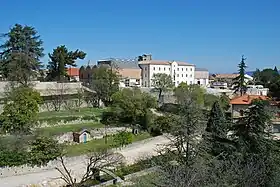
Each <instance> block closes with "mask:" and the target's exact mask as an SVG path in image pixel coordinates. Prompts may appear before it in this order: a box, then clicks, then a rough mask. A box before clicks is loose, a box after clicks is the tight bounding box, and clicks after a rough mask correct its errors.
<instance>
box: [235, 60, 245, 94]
mask: <svg viewBox="0 0 280 187" xmlns="http://www.w3.org/2000/svg"><path fill="white" fill-rule="evenodd" d="M245 60H246V58H244V56H242V59H241V62H240V63H239V64H238V68H239V72H238V73H239V75H238V76H237V77H236V78H234V79H233V81H234V90H235V92H236V93H237V92H240V95H244V94H245V93H246V91H247V87H246V79H247V78H246V77H245V71H246V68H247V66H246V64H245Z"/></svg>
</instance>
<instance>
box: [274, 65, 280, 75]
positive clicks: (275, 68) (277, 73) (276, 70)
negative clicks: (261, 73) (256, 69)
mask: <svg viewBox="0 0 280 187" xmlns="http://www.w3.org/2000/svg"><path fill="white" fill-rule="evenodd" d="M274 71H275V74H276V75H279V71H278V69H277V67H276V66H275V67H274Z"/></svg>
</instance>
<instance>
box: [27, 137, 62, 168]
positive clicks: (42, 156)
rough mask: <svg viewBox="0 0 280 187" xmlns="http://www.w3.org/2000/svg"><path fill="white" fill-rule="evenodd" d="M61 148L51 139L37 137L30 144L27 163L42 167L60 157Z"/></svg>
mask: <svg viewBox="0 0 280 187" xmlns="http://www.w3.org/2000/svg"><path fill="white" fill-rule="evenodd" d="M62 151H63V149H62V146H60V145H59V144H58V142H57V141H55V140H53V139H52V138H47V137H37V138H36V139H35V140H33V141H32V142H31V146H30V152H29V158H28V162H29V164H31V165H36V166H43V165H46V164H47V163H48V162H49V161H51V160H55V159H56V158H58V157H59V156H61V155H62Z"/></svg>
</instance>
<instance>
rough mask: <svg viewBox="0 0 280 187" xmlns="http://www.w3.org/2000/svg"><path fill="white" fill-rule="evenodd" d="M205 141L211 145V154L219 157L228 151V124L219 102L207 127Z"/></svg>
mask: <svg viewBox="0 0 280 187" xmlns="http://www.w3.org/2000/svg"><path fill="white" fill-rule="evenodd" d="M205 131H206V134H205V136H204V137H205V140H206V141H207V143H208V144H209V153H210V154H211V155H213V156H217V155H219V154H220V153H222V152H223V151H225V150H226V148H225V145H226V143H227V142H228V141H227V133H228V131H229V129H228V123H227V121H226V118H225V115H224V112H223V110H222V108H221V107H220V104H219V101H216V102H214V104H213V106H212V109H211V111H210V115H209V118H208V122H207V125H206V129H205Z"/></svg>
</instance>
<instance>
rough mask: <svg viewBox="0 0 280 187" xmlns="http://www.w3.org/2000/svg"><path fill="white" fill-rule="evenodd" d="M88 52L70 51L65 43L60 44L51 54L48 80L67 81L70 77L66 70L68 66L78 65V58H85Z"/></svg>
mask: <svg viewBox="0 0 280 187" xmlns="http://www.w3.org/2000/svg"><path fill="white" fill-rule="evenodd" d="M85 56H86V53H84V52H83V51H79V50H78V49H77V50H76V51H74V52H73V51H68V49H67V48H66V46H65V45H61V46H58V47H57V48H56V49H54V50H53V53H52V54H49V58H50V61H49V64H48V66H47V68H48V76H47V80H51V81H54V80H56V81H63V80H64V81H65V78H69V75H68V74H67V72H66V68H67V66H76V62H75V61H76V60H77V59H84V58H85Z"/></svg>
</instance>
